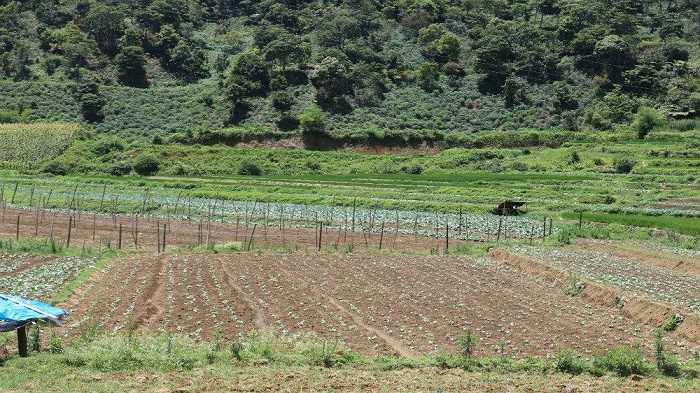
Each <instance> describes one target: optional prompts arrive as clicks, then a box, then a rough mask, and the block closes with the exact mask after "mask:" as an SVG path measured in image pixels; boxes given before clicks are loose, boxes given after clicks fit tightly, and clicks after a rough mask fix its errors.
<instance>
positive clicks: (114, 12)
mask: <svg viewBox="0 0 700 393" xmlns="http://www.w3.org/2000/svg"><path fill="white" fill-rule="evenodd" d="M0 21H1V23H0V26H1V27H0V77H1V79H0V97H2V98H1V99H0V122H81V123H83V125H84V126H85V127H86V128H88V129H90V130H92V131H94V132H96V133H98V134H103V133H106V134H115V135H120V136H129V137H136V138H140V137H148V138H153V137H154V136H155V137H158V138H165V137H168V136H170V135H173V136H175V138H176V139H177V138H179V139H177V140H180V141H187V140H188V138H189V137H190V136H191V135H193V134H197V133H199V132H201V131H203V130H204V131H211V130H217V129H224V128H227V127H240V128H242V129H244V130H247V131H246V132H248V133H251V132H252V133H258V134H261V133H262V134H266V133H270V134H273V135H277V134H283V135H284V134H286V133H291V134H299V133H301V134H303V135H304V136H305V137H307V139H308V138H311V139H318V138H319V137H323V138H325V137H326V136H330V137H331V138H335V139H339V140H341V141H351V142H353V141H360V142H363V143H369V144H375V143H377V141H378V140H379V141H381V140H383V139H385V138H386V139H387V140H388V141H389V142H392V143H394V142H396V141H404V142H405V141H419V142H420V141H428V142H434V141H442V140H444V139H445V138H446V137H445V135H449V134H451V133H462V134H464V133H467V134H472V133H477V132H481V131H493V130H503V131H509V130H518V129H524V128H526V129H534V130H572V131H580V130H588V131H600V130H613V131H619V130H629V129H630V128H631V131H632V132H633V133H634V134H635V135H637V136H638V137H639V138H644V137H645V136H646V135H647V133H649V132H650V131H652V130H654V129H655V128H657V127H659V126H663V124H664V123H666V122H668V123H667V124H668V127H670V129H671V130H673V131H674V132H682V131H685V130H689V129H694V128H696V121H695V119H696V117H697V116H698V113H697V111H698V109H699V108H700V93H699V92H698V89H697V87H698V84H699V83H700V62H698V57H697V53H698V50H697V49H698V45H697V42H698V35H700V2H698V1H696V0H670V1H669V0H665V1H638V0H623V1H614V2H611V1H604V0H592V1H585V2H584V1H579V0H529V1H528V0H495V1H484V0H461V1H459V0H452V1H449V0H391V1H369V0H363V1H303V0H285V1H271V0H265V1H241V2H224V1H212V0H201V1H194V0H155V1H118V2H117V1H94V0H67V1H61V2H56V1H46V0H34V1H24V2H17V1H0ZM283 135H282V136H283ZM456 139H457V142H459V141H460V139H459V138H456ZM311 147H314V146H311Z"/></svg>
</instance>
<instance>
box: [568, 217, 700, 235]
mask: <svg viewBox="0 0 700 393" xmlns="http://www.w3.org/2000/svg"><path fill="white" fill-rule="evenodd" d="M562 217H564V218H566V219H569V220H578V218H579V215H578V213H563V214H562ZM583 220H584V222H602V223H609V224H621V225H626V226H631V227H645V228H656V229H663V230H669V231H673V232H677V233H680V234H683V235H688V236H700V218H697V217H675V216H642V215H629V214H604V213H584V214H583Z"/></svg>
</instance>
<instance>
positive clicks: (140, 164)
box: [134, 153, 160, 176]
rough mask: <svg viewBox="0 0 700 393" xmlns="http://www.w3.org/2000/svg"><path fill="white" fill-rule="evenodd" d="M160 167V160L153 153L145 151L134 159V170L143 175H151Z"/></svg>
mask: <svg viewBox="0 0 700 393" xmlns="http://www.w3.org/2000/svg"><path fill="white" fill-rule="evenodd" d="M158 169H160V161H159V160H158V158H156V156H154V155H153V154H148V153H144V154H141V155H139V156H138V157H136V159H135V160H134V172H136V173H138V174H139V175H141V176H151V175H153V174H155V173H156V172H158Z"/></svg>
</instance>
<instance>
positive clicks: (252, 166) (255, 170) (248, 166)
mask: <svg viewBox="0 0 700 393" xmlns="http://www.w3.org/2000/svg"><path fill="white" fill-rule="evenodd" d="M238 174H239V175H246V176H260V175H262V169H260V167H259V166H258V165H257V164H256V163H254V162H251V161H243V162H241V166H239V167H238Z"/></svg>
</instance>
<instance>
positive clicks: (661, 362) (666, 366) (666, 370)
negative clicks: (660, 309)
mask: <svg viewBox="0 0 700 393" xmlns="http://www.w3.org/2000/svg"><path fill="white" fill-rule="evenodd" d="M675 315H678V314H675ZM654 355H655V357H656V367H657V368H658V370H659V372H661V374H663V375H666V376H668V377H677V376H678V375H680V373H681V369H680V365H679V364H678V359H676V358H675V357H673V355H671V354H669V353H668V352H667V351H666V348H665V344H664V333H663V331H661V330H658V329H657V330H656V331H655V332H654Z"/></svg>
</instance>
